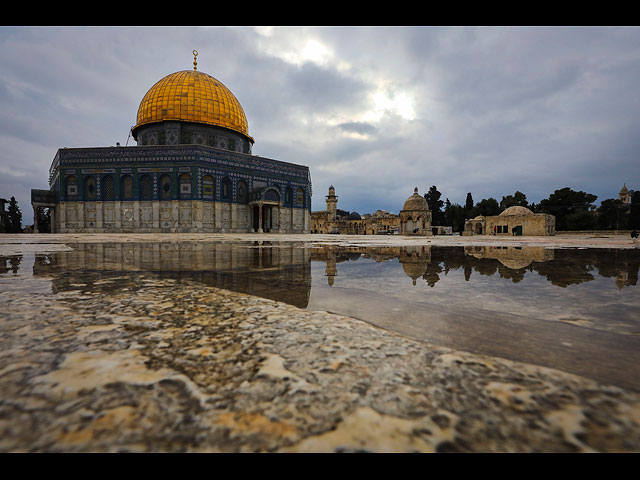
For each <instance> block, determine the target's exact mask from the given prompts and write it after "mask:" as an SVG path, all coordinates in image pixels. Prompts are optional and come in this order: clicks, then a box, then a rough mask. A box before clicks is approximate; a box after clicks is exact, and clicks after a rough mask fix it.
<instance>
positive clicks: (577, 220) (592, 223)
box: [424, 185, 640, 232]
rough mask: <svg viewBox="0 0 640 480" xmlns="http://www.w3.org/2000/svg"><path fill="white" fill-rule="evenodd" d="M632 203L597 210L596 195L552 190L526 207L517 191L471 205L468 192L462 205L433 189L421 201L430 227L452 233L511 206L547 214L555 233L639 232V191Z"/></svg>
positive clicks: (633, 194)
mask: <svg viewBox="0 0 640 480" xmlns="http://www.w3.org/2000/svg"><path fill="white" fill-rule="evenodd" d="M629 193H630V196H631V203H630V204H625V203H623V202H621V201H620V200H619V199H617V198H609V199H606V200H603V201H602V202H601V204H600V206H596V205H595V204H594V202H595V201H596V199H597V198H598V197H597V196H596V195H593V194H590V193H586V192H583V191H575V190H572V189H571V188H569V187H564V188H560V189H558V190H555V191H554V192H553V193H552V194H550V195H549V197H548V198H545V199H543V200H540V202H539V203H529V202H528V201H527V196H526V195H525V194H524V193H522V192H520V191H516V192H515V193H513V195H506V196H503V197H502V199H501V200H500V201H499V202H498V200H496V199H495V198H492V197H490V198H483V199H482V200H480V201H479V202H477V203H474V201H473V196H472V195H471V192H469V193H467V198H466V200H465V203H464V205H459V204H457V203H451V201H449V199H448V198H447V199H446V200H445V201H442V200H441V197H442V194H441V193H440V192H439V191H438V189H437V187H436V186H435V185H433V186H432V187H431V188H430V189H429V191H428V192H427V193H425V194H424V198H425V200H426V201H427V204H428V205H429V209H430V210H431V212H432V222H431V223H432V225H441V226H445V227H453V231H455V232H461V231H463V230H464V223H465V221H466V220H467V219H471V218H475V217H477V216H478V215H482V216H492V215H499V214H500V213H502V212H503V211H504V210H506V209H507V208H509V207H513V206H521V207H526V208H528V209H530V210H531V211H533V213H548V214H551V215H553V216H555V217H556V230H560V231H562V230H637V229H640V191H630V192H629Z"/></svg>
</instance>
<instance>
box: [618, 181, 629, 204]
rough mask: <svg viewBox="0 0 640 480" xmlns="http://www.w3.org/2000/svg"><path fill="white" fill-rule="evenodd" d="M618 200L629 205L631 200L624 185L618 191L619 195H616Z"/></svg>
mask: <svg viewBox="0 0 640 480" xmlns="http://www.w3.org/2000/svg"><path fill="white" fill-rule="evenodd" d="M618 199H619V200H620V201H621V202H622V203H631V199H630V198H629V189H628V188H627V184H626V183H625V184H624V185H623V186H622V188H621V189H620V193H618Z"/></svg>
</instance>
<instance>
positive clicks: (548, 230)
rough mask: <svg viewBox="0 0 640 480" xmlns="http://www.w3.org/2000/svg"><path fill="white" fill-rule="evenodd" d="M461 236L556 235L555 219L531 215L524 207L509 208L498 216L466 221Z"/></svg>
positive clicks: (543, 215)
mask: <svg viewBox="0 0 640 480" xmlns="http://www.w3.org/2000/svg"><path fill="white" fill-rule="evenodd" d="M462 234H463V235H498V236H502V235H535V236H541V235H542V236H546V235H555V234H556V217H554V216H553V215H549V214H546V213H533V212H532V211H531V210H529V209H528V208H526V207H518V206H516V207H509V208H507V209H506V210H505V211H504V212H502V213H501V214H500V215H493V216H486V217H483V216H477V217H475V218H473V219H471V220H467V221H466V222H465V225H464V232H463V233H462Z"/></svg>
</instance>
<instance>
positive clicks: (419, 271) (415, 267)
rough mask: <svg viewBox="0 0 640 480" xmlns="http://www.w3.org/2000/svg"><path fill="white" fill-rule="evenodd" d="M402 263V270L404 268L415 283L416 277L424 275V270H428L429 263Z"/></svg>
mask: <svg viewBox="0 0 640 480" xmlns="http://www.w3.org/2000/svg"><path fill="white" fill-rule="evenodd" d="M401 264H402V270H404V273H406V274H407V276H408V277H409V278H411V280H413V284H414V285H415V284H416V279H417V278H419V277H421V276H422V275H424V272H426V271H427V266H428V265H429V264H428V263H427V262H421V263H414V262H401Z"/></svg>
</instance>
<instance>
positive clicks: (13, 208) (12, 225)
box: [7, 197, 22, 233]
mask: <svg viewBox="0 0 640 480" xmlns="http://www.w3.org/2000/svg"><path fill="white" fill-rule="evenodd" d="M7 213H8V219H7V220H8V224H7V232H9V233H22V212H21V211H20V207H18V202H17V201H16V198H15V197H11V200H9V210H8V211H7Z"/></svg>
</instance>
